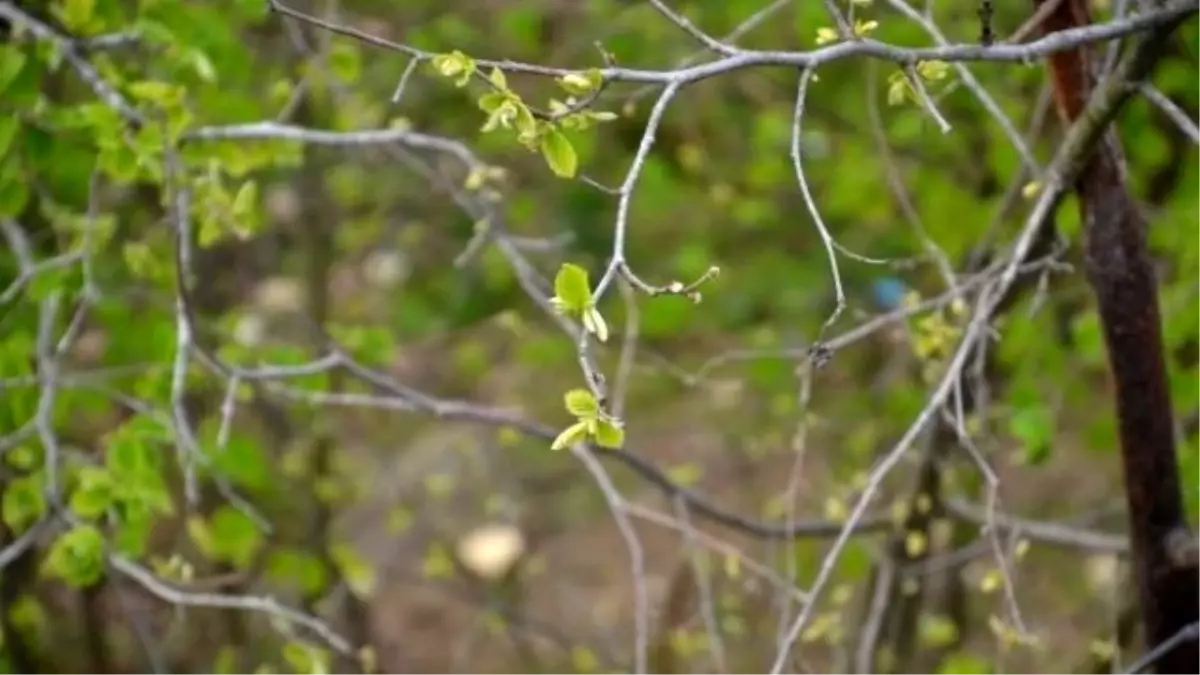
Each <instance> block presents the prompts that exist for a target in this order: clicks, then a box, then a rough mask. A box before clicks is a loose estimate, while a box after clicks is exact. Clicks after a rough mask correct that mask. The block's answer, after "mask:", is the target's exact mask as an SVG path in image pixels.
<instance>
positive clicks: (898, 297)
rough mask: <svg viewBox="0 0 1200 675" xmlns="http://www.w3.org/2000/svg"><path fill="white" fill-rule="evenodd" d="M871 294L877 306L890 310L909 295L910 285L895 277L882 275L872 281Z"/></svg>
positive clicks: (883, 309) (886, 310) (885, 310)
mask: <svg viewBox="0 0 1200 675" xmlns="http://www.w3.org/2000/svg"><path fill="white" fill-rule="evenodd" d="M871 295H872V297H873V299H874V300H875V306H876V307H878V308H879V309H880V310H882V311H884V312H890V311H892V310H894V309H896V308H897V307H899V306H900V303H901V302H903V301H904V296H906V295H908V286H907V285H906V284H905V283H904V282H903V281H900V280H899V279H897V278H895V277H881V278H879V279H876V280H875V281H873V282H871Z"/></svg>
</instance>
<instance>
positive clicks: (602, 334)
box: [550, 263, 608, 342]
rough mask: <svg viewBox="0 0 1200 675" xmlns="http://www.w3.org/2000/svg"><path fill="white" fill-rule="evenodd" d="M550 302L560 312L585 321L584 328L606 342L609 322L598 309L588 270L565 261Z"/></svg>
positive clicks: (555, 280) (556, 278) (557, 276)
mask: <svg viewBox="0 0 1200 675" xmlns="http://www.w3.org/2000/svg"><path fill="white" fill-rule="evenodd" d="M550 304H552V305H554V309H555V310H557V311H558V312H559V313H560V314H565V315H567V316H573V317H576V318H578V319H579V320H580V321H582V322H583V328H584V330H586V331H587V332H589V333H591V334H593V335H595V336H596V338H597V339H598V340H600V341H601V342H604V341H606V340H608V324H607V323H606V322H605V321H604V317H603V316H601V315H600V310H598V309H596V302H595V299H594V298H593V297H592V287H591V284H590V283H589V282H588V273H587V270H585V269H583V268H582V267H580V266H578V265H572V264H571V263H564V264H563V266H562V268H561V269H559V270H558V275H556V276H555V277H554V297H553V298H550Z"/></svg>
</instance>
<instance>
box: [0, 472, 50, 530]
mask: <svg viewBox="0 0 1200 675" xmlns="http://www.w3.org/2000/svg"><path fill="white" fill-rule="evenodd" d="M2 502H3V506H2V509H3V515H4V524H5V525H7V526H8V528H9V529H10V530H12V531H13V533H14V534H20V533H22V532H24V531H25V530H26V529H28V528H29V526H30V525H33V524H34V523H36V522H38V521H39V520H41V519H42V516H43V515H44V514H45V513H46V496H45V495H44V494H43V493H42V481H41V477H40V476H38V475H33V476H24V477H21V478H17V479H15V480H13V481H12V482H11V483H9V484H8V488H7V489H6V490H5V491H4V498H3V500H2Z"/></svg>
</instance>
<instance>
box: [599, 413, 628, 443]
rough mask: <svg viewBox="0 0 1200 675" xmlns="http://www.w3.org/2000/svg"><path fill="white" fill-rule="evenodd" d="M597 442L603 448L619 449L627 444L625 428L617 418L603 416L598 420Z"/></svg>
mask: <svg viewBox="0 0 1200 675" xmlns="http://www.w3.org/2000/svg"><path fill="white" fill-rule="evenodd" d="M596 443H597V444H598V445H600V447H603V448H612V449H614V450H616V449H619V448H620V447H621V446H622V445H625V429H623V428H622V427H621V424H620V423H619V422H617V421H615V420H609V419H603V418H601V419H599V420H597V421H596Z"/></svg>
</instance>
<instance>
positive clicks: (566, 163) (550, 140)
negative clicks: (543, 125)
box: [541, 129, 579, 178]
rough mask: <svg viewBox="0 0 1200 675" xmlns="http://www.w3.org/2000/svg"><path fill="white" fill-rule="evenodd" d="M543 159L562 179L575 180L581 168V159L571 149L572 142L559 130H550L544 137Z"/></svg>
mask: <svg viewBox="0 0 1200 675" xmlns="http://www.w3.org/2000/svg"><path fill="white" fill-rule="evenodd" d="M541 148H542V157H543V158H545V160H546V164H548V165H549V166H550V170H551V171H553V172H554V173H555V175H557V176H559V177H560V178H574V177H575V170H576V169H577V168H578V166H579V159H578V158H577V157H576V156H575V148H573V147H571V142H570V141H568V140H567V137H566V136H565V135H564V134H563V133H562V132H561V131H559V130H558V129H550V130H548V131H546V133H545V134H543V135H542V142H541Z"/></svg>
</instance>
